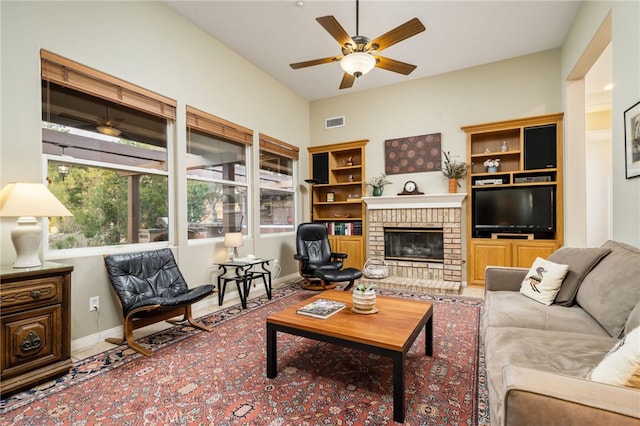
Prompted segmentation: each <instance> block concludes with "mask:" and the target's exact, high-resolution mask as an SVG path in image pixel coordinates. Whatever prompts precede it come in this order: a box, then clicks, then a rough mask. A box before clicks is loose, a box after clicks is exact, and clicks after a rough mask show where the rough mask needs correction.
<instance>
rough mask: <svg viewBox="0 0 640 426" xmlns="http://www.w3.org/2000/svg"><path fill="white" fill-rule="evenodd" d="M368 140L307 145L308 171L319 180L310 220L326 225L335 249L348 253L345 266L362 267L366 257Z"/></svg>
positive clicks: (313, 187)
mask: <svg viewBox="0 0 640 426" xmlns="http://www.w3.org/2000/svg"><path fill="white" fill-rule="evenodd" d="M367 142H369V141H368V140H360V141H353V142H344V143H337V144H332V145H323V146H315V147H310V148H308V151H309V154H310V159H309V161H310V165H309V170H310V171H311V175H312V176H313V178H314V179H317V180H319V181H320V183H317V184H314V185H312V187H311V190H312V191H313V197H312V200H313V201H312V205H311V221H312V222H320V223H324V224H326V225H327V229H328V230H329V244H331V249H332V250H333V251H334V252H338V253H345V254H346V255H347V258H346V259H345V262H344V267H352V268H357V269H362V266H363V265H364V260H365V250H366V245H365V236H366V235H367V231H366V218H365V214H366V209H365V204H364V202H363V201H362V197H364V195H365V190H366V184H365V181H364V179H365V176H366V175H365V146H366V144H367Z"/></svg>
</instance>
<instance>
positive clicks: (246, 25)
mask: <svg viewBox="0 0 640 426" xmlns="http://www.w3.org/2000/svg"><path fill="white" fill-rule="evenodd" d="M164 3H166V4H167V5H168V6H169V7H170V8H172V9H173V10H175V11H176V12H177V13H179V14H181V15H183V16H184V17H185V18H187V19H188V20H190V21H191V22H193V23H194V24H195V25H197V26H198V27H200V28H202V29H203V30H204V31H205V32H207V33H209V34H211V35H212V36H213V37H215V38H216V39H218V40H219V41H221V42H222V43H224V44H225V45H226V46H228V47H229V48H231V49H233V50H234V51H235V52H237V53H238V54H239V55H241V56H242V57H244V58H245V59H247V60H248V61H249V62H251V63H253V64H255V65H256V66H257V67H259V68H260V69H262V70H264V71H265V72H266V73H268V74H270V75H271V76H272V77H273V78H275V79H276V80H278V81H280V82H281V83H282V84H284V85H286V86H288V87H289V88H291V89H292V90H293V91H295V92H297V93H299V94H300V95H302V96H303V97H304V98H306V99H307V100H317V99H322V98H327V97H331V96H336V95H340V94H345V93H353V92H355V91H360V90H366V89H370V88H374V87H380V86H386V85H390V84H395V83H400V82H404V81H407V80H411V79H417V78H423V77H428V76H433V75H436V74H441V73H446V72H450V71H455V70H459V69H463V68H468V67H473V66H476V65H481V64H486V63H490V62H495V61H500V60H504V59H508V58H513V57H517V56H522V55H527V54H530V53H534V52H541V51H544V50H549V49H554V48H557V47H560V46H561V45H562V44H563V42H564V41H565V38H566V36H567V33H568V32H569V29H570V27H571V24H572V22H573V20H574V19H575V17H576V14H577V13H578V10H579V8H580V6H581V3H582V2H580V1H417V0H413V1H401V0H398V1H390V0H387V1H382V0H362V1H361V2H360V25H359V27H360V28H359V29H360V31H359V32H360V35H365V36H367V37H369V38H371V39H373V38H375V37H377V36H379V35H382V34H383V33H386V32H387V31H389V30H391V29H393V28H395V27H397V26H399V25H401V24H403V23H405V22H406V21H408V20H409V19H411V18H414V17H417V18H419V19H420V20H421V21H422V23H423V24H424V25H425V27H426V28H427V29H426V31H424V32H422V33H420V34H417V35H415V36H413V37H411V38H409V39H406V40H404V41H402V42H400V43H398V44H396V45H394V46H391V47H390V48H388V49H386V50H385V51H384V54H383V55H384V56H386V57H389V58H392V59H396V60H398V61H402V62H408V63H410V64H414V65H417V66H418V68H417V69H416V70H415V71H413V73H411V74H410V75H409V76H404V75H401V74H397V73H393V72H390V71H386V70H382V69H377V68H376V69H374V70H372V71H371V72H370V73H369V74H367V75H365V76H363V77H362V78H360V79H358V80H357V81H356V82H355V83H354V85H353V87H352V88H350V89H344V90H339V89H338V86H339V84H340V80H341V78H342V70H341V69H340V65H339V64H338V63H329V64H323V65H317V66H313V67H309V68H303V69H298V70H293V69H291V68H290V67H289V64H290V63H293V62H302V61H306V60H311V59H318V58H325V57H329V56H333V55H339V54H341V51H340V46H339V45H338V43H337V41H336V40H335V39H334V38H333V37H331V36H330V35H329V33H327V32H326V31H325V30H324V28H322V26H320V24H319V23H318V22H316V20H315V18H317V17H320V16H326V15H333V16H334V17H335V18H336V19H337V20H338V22H340V24H341V25H342V27H343V28H344V29H345V30H346V32H347V33H349V34H350V35H352V36H353V35H355V32H356V2H355V1H346V0H345V1H343V0H341V1H336V0H333V1H326V0H304V5H303V6H298V5H297V4H296V3H297V2H296V0H286V1H271V0H262V1H244V0H234V1H222V0H215V1H182V0H175V1H165V2H164ZM298 3H300V2H298ZM204 53H206V52H204Z"/></svg>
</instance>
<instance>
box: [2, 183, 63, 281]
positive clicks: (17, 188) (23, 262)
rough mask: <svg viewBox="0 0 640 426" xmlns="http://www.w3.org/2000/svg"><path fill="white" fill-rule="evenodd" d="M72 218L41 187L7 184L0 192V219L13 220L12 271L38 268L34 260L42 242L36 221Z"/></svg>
mask: <svg viewBox="0 0 640 426" xmlns="http://www.w3.org/2000/svg"><path fill="white" fill-rule="evenodd" d="M52 216H54V217H58V216H73V214H71V212H70V211H69V210H67V208H66V207H65V206H63V205H62V203H61V202H60V201H58V199H57V198H56V197H55V195H53V194H52V193H51V191H49V189H48V188H47V187H45V186H44V185H43V184H41V183H16V182H12V183H9V184H7V185H6V186H5V187H4V188H2V191H0V217H17V218H18V220H17V222H16V223H17V224H18V226H16V227H15V228H13V229H12V230H11V241H12V242H13V247H14V248H15V250H16V255H17V256H16V261H15V263H14V264H13V267H14V268H32V267H38V266H41V265H42V262H41V261H40V258H39V256H38V251H39V248H40V242H41V241H42V228H41V227H40V224H39V223H38V220H37V219H36V218H37V217H52Z"/></svg>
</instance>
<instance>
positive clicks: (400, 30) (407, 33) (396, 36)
mask: <svg viewBox="0 0 640 426" xmlns="http://www.w3.org/2000/svg"><path fill="white" fill-rule="evenodd" d="M424 30H425V27H424V25H422V22H420V20H419V19H418V18H413V19H411V20H409V21H407V22H405V23H404V24H402V25H400V26H399V27H396V28H394V29H392V30H391V31H389V32H387V33H385V34H382V35H381V36H380V37H377V38H375V39H374V40H372V41H371V43H369V44H368V45H367V48H369V47H371V46H373V45H374V44H377V45H378V47H377V48H376V51H377V52H380V51H381V50H383V49H386V48H387V47H390V46H393V45H394V44H396V43H398V42H401V41H402V40H406V39H408V38H409V37H412V36H414V35H416V34H418V33H421V32H422V31H424Z"/></svg>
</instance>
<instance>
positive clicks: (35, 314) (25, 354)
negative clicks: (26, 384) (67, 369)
mask: <svg viewBox="0 0 640 426" xmlns="http://www.w3.org/2000/svg"><path fill="white" fill-rule="evenodd" d="M61 325H62V306H61V305H53V306H48V307H45V308H39V309H34V310H31V311H26V312H22V313H19V314H14V315H3V316H2V326H1V328H0V341H1V342H2V346H3V351H2V352H3V353H2V363H1V364H2V365H1V368H2V378H3V380H4V379H6V378H8V377H11V376H15V375H18V374H23V373H26V372H29V371H32V370H34V369H36V368H39V367H42V366H45V365H47V364H50V363H52V362H55V361H58V360H60V359H62V355H63V353H62V352H63V347H62V345H61V342H62V336H61V335H60V330H61Z"/></svg>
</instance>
